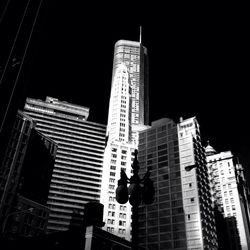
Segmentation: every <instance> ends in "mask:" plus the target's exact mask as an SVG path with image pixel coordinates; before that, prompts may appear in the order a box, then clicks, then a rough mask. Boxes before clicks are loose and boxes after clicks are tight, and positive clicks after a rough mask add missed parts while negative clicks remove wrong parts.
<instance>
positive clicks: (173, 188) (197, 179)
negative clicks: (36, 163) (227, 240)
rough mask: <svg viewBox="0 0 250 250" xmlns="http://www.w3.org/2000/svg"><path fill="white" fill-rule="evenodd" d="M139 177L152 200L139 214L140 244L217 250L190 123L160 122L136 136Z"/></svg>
mask: <svg viewBox="0 0 250 250" xmlns="http://www.w3.org/2000/svg"><path fill="white" fill-rule="evenodd" d="M138 153H139V154H138V160H139V163H140V167H141V172H142V173H144V172H145V171H146V170H148V169H149V170H151V179H152V180H153V182H154V186H155V190H156V194H155V201H154V202H153V204H151V205H147V206H145V205H141V206H140V208H139V242H140V245H141V246H143V247H146V248H149V249H176V248H178V249H217V238H216V228H215V220H214V214H213V209H212V200H211V195H210V190H209V179H208V172H207V168H206V157H205V152H204V148H203V147H202V145H201V138H200V130H199V124H198V122H197V119H196V118H195V117H192V118H189V119H186V120H181V121H180V122H179V123H175V122H174V121H173V120H171V119H168V118H163V119H161V120H158V121H155V122H152V125H151V127H150V128H148V129H146V130H144V131H141V132H140V133H139V146H138Z"/></svg>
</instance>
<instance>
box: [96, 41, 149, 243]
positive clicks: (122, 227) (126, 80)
mask: <svg viewBox="0 0 250 250" xmlns="http://www.w3.org/2000/svg"><path fill="white" fill-rule="evenodd" d="M148 119H149V118H148V56H147V49H146V48H145V47H144V46H143V45H142V44H141V42H135V41H128V40H119V41H117V42H116V44H115V48H114V61H113V72H112V84H111V93H110V102H109V114H108V125H107V144H106V148H105V153H104V167H103V180H102V192H101V203H103V204H104V212H103V215H104V221H105V223H106V224H105V226H104V229H106V230H107V231H109V232H112V233H114V234H116V235H119V236H121V237H124V238H126V239H127V240H130V238H131V235H130V231H131V206H130V204H124V205H118V204H117V202H116V200H115V189H116V187H117V181H118V179H119V178H120V172H121V169H123V170H125V172H126V174H127V176H128V177H129V178H130V176H131V169H132V168H131V164H132V162H133V158H134V156H133V154H134V150H135V149H136V148H137V144H138V131H140V130H141V129H144V128H145V125H146V124H148Z"/></svg>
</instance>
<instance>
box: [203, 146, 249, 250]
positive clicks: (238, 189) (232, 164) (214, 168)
mask: <svg viewBox="0 0 250 250" xmlns="http://www.w3.org/2000/svg"><path fill="white" fill-rule="evenodd" d="M206 155H207V165H208V169H209V175H210V178H211V185H212V190H211V192H212V196H213V199H214V202H216V203H217V204H218V205H219V206H220V207H221V208H222V211H223V214H224V218H225V219H226V220H227V221H229V222H230V221H233V218H235V219H236V223H234V224H235V225H236V228H235V227H234V230H230V231H231V232H233V234H232V235H231V237H233V238H235V239H236V240H237V238H238V237H239V238H240V245H241V249H242V250H246V249H249V248H250V234H249V229H250V228H249V222H250V221H249V198H248V197H249V189H248V187H247V186H246V181H245V178H244V173H243V167H242V165H241V164H240V163H239V162H237V160H236V159H235V157H234V156H233V154H232V152H231V151H225V152H216V151H215V150H214V148H213V147H212V146H210V145H209V144H208V145H207V147H206ZM234 224H233V223H231V224H230V225H231V226H230V227H231V228H233V225H234ZM234 249H240V248H239V247H238V248H234Z"/></svg>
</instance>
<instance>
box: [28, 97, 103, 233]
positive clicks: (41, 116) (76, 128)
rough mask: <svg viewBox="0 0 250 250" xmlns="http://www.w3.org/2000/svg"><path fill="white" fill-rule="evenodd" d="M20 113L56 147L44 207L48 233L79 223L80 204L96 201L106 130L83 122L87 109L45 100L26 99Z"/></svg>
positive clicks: (86, 115)
mask: <svg viewBox="0 0 250 250" xmlns="http://www.w3.org/2000/svg"><path fill="white" fill-rule="evenodd" d="M24 112H25V113H26V114H27V115H29V116H30V117H32V118H33V120H34V121H35V122H36V128H37V130H39V131H40V132H41V133H43V134H44V135H46V136H48V137H50V138H51V139H53V140H54V141H55V142H56V143H57V144H58V149H57V154H56V159H55V164H54V167H53V175H52V180H51V184H50V190H49V196H48V201H47V205H48V207H49V208H50V215H49V221H48V227H47V229H48V231H60V230H67V229H68V228H69V227H70V226H71V224H72V223H75V224H77V223H82V219H83V213H84V204H86V203H87V202H89V201H97V202H99V201H100V193H101V180H102V165H103V153H104V147H105V134H106V126H105V125H103V124H99V123H95V122H90V121H87V118H88V115H89V108H86V107H83V106H79V105H76V104H71V103H68V102H65V101H60V100H58V99H56V98H52V97H47V98H46V100H45V101H42V100H36V99H32V98H27V99H26V104H25V107H24Z"/></svg>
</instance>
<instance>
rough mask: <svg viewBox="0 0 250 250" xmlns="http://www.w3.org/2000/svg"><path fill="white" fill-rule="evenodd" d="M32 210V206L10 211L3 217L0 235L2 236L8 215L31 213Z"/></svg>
mask: <svg viewBox="0 0 250 250" xmlns="http://www.w3.org/2000/svg"><path fill="white" fill-rule="evenodd" d="M33 210H34V208H32V207H30V208H28V209H25V210H21V211H15V212H12V213H9V214H7V216H6V217H5V219H4V221H3V225H2V236H4V231H5V227H6V225H7V222H8V219H9V218H10V216H14V215H17V214H23V213H27V212H28V213H31V212H32V211H33Z"/></svg>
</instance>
